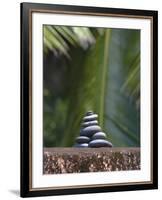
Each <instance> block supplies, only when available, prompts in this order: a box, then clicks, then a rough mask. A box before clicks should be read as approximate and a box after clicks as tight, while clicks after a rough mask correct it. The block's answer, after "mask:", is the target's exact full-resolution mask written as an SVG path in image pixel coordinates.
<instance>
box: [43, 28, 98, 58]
mask: <svg viewBox="0 0 162 200" xmlns="http://www.w3.org/2000/svg"><path fill="white" fill-rule="evenodd" d="M96 33H97V34H102V32H101V30H100V31H96ZM96 33H94V32H93V31H91V29H90V28H88V27H66V26H52V25H44V26H43V34H44V37H43V38H44V53H48V52H49V50H50V51H54V53H56V54H57V52H61V53H62V54H64V55H65V56H67V57H69V52H68V51H69V48H70V45H72V46H76V47H77V46H80V47H82V48H84V49H86V48H88V46H89V45H91V44H93V43H95V34H96Z"/></svg>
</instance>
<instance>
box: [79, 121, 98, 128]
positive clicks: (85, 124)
mask: <svg viewBox="0 0 162 200" xmlns="http://www.w3.org/2000/svg"><path fill="white" fill-rule="evenodd" d="M93 125H98V121H97V120H94V121H89V122H83V123H82V127H87V126H93Z"/></svg>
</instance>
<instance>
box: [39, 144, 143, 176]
mask: <svg viewBox="0 0 162 200" xmlns="http://www.w3.org/2000/svg"><path fill="white" fill-rule="evenodd" d="M139 169H140V148H44V155H43V173H44V174H61V173H78V172H103V171H122V170H139Z"/></svg>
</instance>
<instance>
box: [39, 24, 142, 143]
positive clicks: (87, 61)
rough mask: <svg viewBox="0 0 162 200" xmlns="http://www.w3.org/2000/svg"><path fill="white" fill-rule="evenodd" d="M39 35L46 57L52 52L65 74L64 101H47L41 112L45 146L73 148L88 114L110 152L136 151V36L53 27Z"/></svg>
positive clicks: (127, 32) (133, 33)
mask: <svg viewBox="0 0 162 200" xmlns="http://www.w3.org/2000/svg"><path fill="white" fill-rule="evenodd" d="M43 31H44V56H45V57H48V55H49V54H50V52H54V55H53V57H54V60H59V62H61V63H63V64H64V68H66V79H65V80H64V79H63V80H64V81H63V80H62V81H60V83H61V84H62V87H63V88H64V89H63V91H62V95H60V96H59V97H58V98H57V96H55V95H53V96H52V95H51V97H50V101H49V102H47V101H46V100H45V104H46V106H47V107H49V108H50V110H51V111H50V112H49V113H51V114H50V115H47V117H46V114H48V113H46V112H44V116H45V117H44V118H45V120H44V127H45V128H44V138H45V140H46V141H47V142H46V143H45V146H60V147H61V146H69V147H70V146H72V145H73V144H74V141H75V137H77V136H78V135H79V130H80V125H81V121H82V118H83V116H84V114H85V113H86V112H87V111H88V110H93V111H94V112H95V113H97V114H98V115H99V124H100V126H101V127H102V129H103V131H105V132H106V133H107V134H108V135H107V136H108V138H109V140H110V141H112V143H113V144H114V146H119V147H120V146H140V31H139V30H126V29H108V28H107V29H104V28H88V27H65V26H51V25H44V29H43ZM60 54H61V56H60ZM56 63H57V62H56ZM44 67H46V70H47V71H48V68H47V66H44ZM59 69H60V65H59ZM57 70H58V68H57V66H53V68H52V69H50V71H49V74H56V72H57ZM54 77H55V76H54ZM57 78H58V77H57V76H56V81H57ZM45 82H49V79H48V80H45ZM51 84H53V82H52V83H51ZM45 89H46V90H47V89H48V91H49V93H50V94H54V91H51V90H50V89H49V88H44V90H45ZM44 94H45V93H44ZM44 99H47V97H45V96H44ZM56 113H58V114H56ZM50 116H51V117H50ZM53 121H55V123H54V122H53ZM49 127H51V128H50V129H49ZM53 135H55V137H54V136H53Z"/></svg>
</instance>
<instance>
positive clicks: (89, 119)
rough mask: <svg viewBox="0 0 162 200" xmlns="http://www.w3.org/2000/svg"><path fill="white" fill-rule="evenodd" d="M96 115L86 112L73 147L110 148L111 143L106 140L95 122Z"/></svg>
mask: <svg viewBox="0 0 162 200" xmlns="http://www.w3.org/2000/svg"><path fill="white" fill-rule="evenodd" d="M97 118H98V115H97V114H94V113H93V112H92V111H88V112H87V113H86V116H85V117H84V118H83V123H82V126H81V130H80V136H79V137H77V138H76V144H75V145H74V146H75V147H94V148H98V147H112V144H111V142H109V141H108V140H107V138H106V134H105V133H104V132H102V130H101V127H100V126H99V125H98V121H97Z"/></svg>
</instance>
